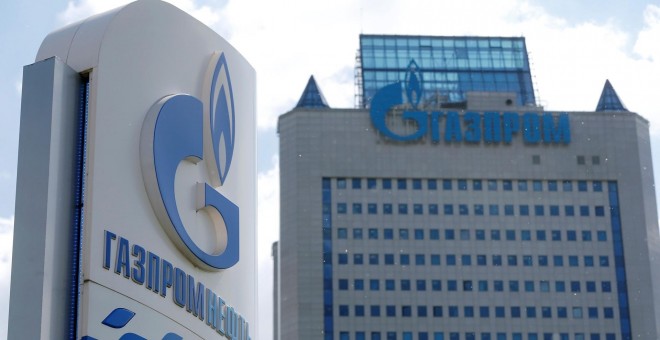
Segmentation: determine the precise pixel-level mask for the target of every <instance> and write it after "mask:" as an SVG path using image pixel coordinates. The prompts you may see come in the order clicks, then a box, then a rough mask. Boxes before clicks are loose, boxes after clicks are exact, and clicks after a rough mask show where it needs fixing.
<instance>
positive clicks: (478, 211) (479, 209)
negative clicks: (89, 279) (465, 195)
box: [474, 204, 484, 216]
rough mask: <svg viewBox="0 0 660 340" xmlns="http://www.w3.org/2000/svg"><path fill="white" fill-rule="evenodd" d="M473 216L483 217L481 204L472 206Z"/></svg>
mask: <svg viewBox="0 0 660 340" xmlns="http://www.w3.org/2000/svg"><path fill="white" fill-rule="evenodd" d="M474 214H475V215H477V216H483V214H484V206H483V204H475V205H474Z"/></svg>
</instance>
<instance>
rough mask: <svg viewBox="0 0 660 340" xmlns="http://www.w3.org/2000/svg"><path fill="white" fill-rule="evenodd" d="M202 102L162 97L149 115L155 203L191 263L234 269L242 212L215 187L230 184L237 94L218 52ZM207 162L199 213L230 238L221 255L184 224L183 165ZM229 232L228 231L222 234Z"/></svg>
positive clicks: (150, 190)
mask: <svg viewBox="0 0 660 340" xmlns="http://www.w3.org/2000/svg"><path fill="white" fill-rule="evenodd" d="M204 88H205V90H204V92H205V93H207V95H205V96H204V97H205V98H208V100H207V101H206V102H205V103H202V101H200V100H199V99H197V98H196V97H193V96H191V95H186V94H177V95H170V96H166V97H164V98H162V99H161V100H160V101H158V102H157V103H156V104H154V106H152V108H151V110H150V111H149V113H148V114H147V117H146V119H145V122H144V125H143V127H142V135H141V138H142V139H141V142H140V158H141V160H142V175H143V178H144V183H145V188H146V189H147V194H148V196H149V200H150V202H151V205H152V207H153V209H154V212H155V213H156V216H157V218H158V220H159V222H160V224H161V225H162V226H163V227H164V229H165V231H166V232H167V234H168V236H169V237H170V239H171V240H172V241H173V242H174V244H176V246H177V247H178V248H179V250H181V251H182V252H183V253H184V254H185V255H186V256H187V257H188V258H189V259H190V260H191V261H193V262H194V263H195V264H196V265H198V266H199V267H201V268H204V269H207V270H218V269H226V268H230V267H232V266H233V265H235V264H236V263H237V262H238V257H239V209H238V206H237V205H236V204H234V203H233V202H231V201H230V200H229V199H228V198H226V197H225V196H223V195H222V194H220V193H219V192H218V191H217V190H216V189H215V188H216V187H219V186H221V185H222V184H224V183H225V181H226V179H227V174H228V172H229V168H230V165H231V161H232V158H233V154H234V143H235V136H236V126H235V118H236V114H235V107H234V94H233V89H232V86H231V77H230V72H229V66H228V63H227V59H226V57H225V55H224V53H222V54H218V53H215V54H214V55H213V56H212V58H211V62H210V64H209V69H208V71H207V79H206V80H205V84H204ZM202 160H204V161H205V162H206V164H207V169H208V172H209V175H210V176H209V177H210V178H209V182H210V185H209V183H200V184H198V185H197V195H198V197H199V199H198V211H205V212H207V213H208V215H209V217H210V218H211V220H212V221H213V224H214V226H215V228H216V231H226V233H223V232H220V234H221V235H226V242H227V243H226V247H225V249H224V251H222V252H221V253H219V254H209V253H207V252H205V251H204V250H202V249H201V248H200V247H199V246H198V245H197V244H196V243H195V242H194V241H193V240H192V238H191V237H190V235H189V234H188V231H187V229H186V227H185V226H184V224H183V221H182V220H181V216H180V214H179V210H178V207H177V203H176V198H175V187H174V179H175V175H176V170H177V167H178V165H179V163H180V162H182V161H189V162H192V163H199V162H200V161H202ZM222 229H224V230H222Z"/></svg>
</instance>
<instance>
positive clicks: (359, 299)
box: [276, 37, 660, 340]
mask: <svg viewBox="0 0 660 340" xmlns="http://www.w3.org/2000/svg"><path fill="white" fill-rule="evenodd" d="M397 38H399V37H397ZM435 39H437V40H440V41H443V39H444V38H433V39H431V40H432V41H435ZM451 39H453V38H447V40H451ZM461 39H467V40H469V38H461ZM497 39H501V38H497ZM364 40H365V38H364V37H362V40H361V43H362V44H363V45H362V46H363V48H364ZM477 40H478V41H481V40H486V41H490V40H488V39H487V38H478V39H477ZM477 45H478V44H477ZM362 55H364V51H362ZM408 65H410V62H409V63H408ZM417 66H419V67H409V68H408V69H407V70H406V74H405V75H404V81H403V82H400V80H399V79H394V80H393V81H392V83H391V84H385V83H383V84H379V85H378V86H380V88H379V90H378V91H375V92H374V93H373V95H370V96H369V97H370V100H371V101H370V103H369V105H366V106H367V107H368V108H359V109H333V108H329V107H327V103H326V102H325V100H324V99H323V97H322V95H321V93H320V90H319V86H317V84H316V83H315V81H314V80H313V78H312V79H310V82H309V83H308V85H307V87H306V88H305V91H304V93H303V96H302V97H301V101H300V102H299V103H298V106H297V107H295V108H294V109H293V110H291V111H289V112H287V113H285V114H284V115H282V116H281V117H280V120H279V125H278V131H279V136H280V176H281V177H280V178H281V187H280V190H281V224H280V241H279V244H278V248H279V252H278V253H276V256H277V260H278V267H279V273H278V274H277V275H278V280H279V281H278V282H279V287H276V289H277V290H278V292H279V299H278V300H279V301H278V302H277V305H278V308H279V310H278V311H277V314H278V315H279V317H278V320H280V323H279V325H278V332H279V334H277V337H278V338H279V339H326V340H330V339H340V340H345V339H351V340H365V339H370V340H381V339H382V340H438V339H442V340H447V339H450V340H503V339H506V340H512V339H514V340H549V339H552V340H555V339H560V340H564V339H567V340H574V339H575V340H613V339H617V340H619V339H625V340H627V339H657V338H660V332H659V330H660V315H659V314H658V310H657V307H656V306H660V263H659V260H660V254H659V252H660V236H659V234H658V217H657V212H656V199H655V190H654V180H653V171H652V162H651V149H650V142H649V124H648V121H647V120H645V119H644V118H643V117H642V116H640V115H638V114H636V113H633V112H629V111H628V110H627V109H626V107H625V106H623V104H622V102H621V100H620V99H619V97H618V95H617V94H616V92H615V91H614V88H613V87H612V85H611V84H610V83H609V81H608V82H606V84H605V87H604V89H603V92H602V95H601V98H600V100H598V101H597V102H598V104H597V110H595V111H594V112H548V111H544V110H543V109H542V108H540V107H538V106H530V105H527V104H528V102H527V100H526V99H525V100H521V99H520V97H519V96H520V94H519V93H518V92H517V91H508V90H507V91H499V90H498V91H490V92H489V91H467V92H466V93H465V94H464V100H463V99H461V100H462V101H463V103H462V104H461V105H458V106H456V105H453V104H450V103H455V102H453V101H451V99H447V101H441V102H436V101H435V99H433V98H432V97H428V96H425V92H428V91H433V90H432V88H429V87H426V86H425V85H424V84H425V83H424V82H425V81H426V79H427V78H428V77H427V76H426V74H425V73H424V67H423V66H421V65H419V63H417ZM420 72H421V76H420ZM363 74H364V73H363ZM449 97H451V96H449ZM304 98H306V99H305V100H303V99H304ZM428 98H432V99H428ZM596 99H597V98H593V99H590V98H587V99H585V100H592V101H594V103H596ZM306 103H307V104H308V105H307V104H306Z"/></svg>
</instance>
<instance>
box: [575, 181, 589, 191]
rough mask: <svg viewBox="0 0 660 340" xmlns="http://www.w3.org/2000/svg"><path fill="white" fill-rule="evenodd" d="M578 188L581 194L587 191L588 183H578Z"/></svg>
mask: <svg viewBox="0 0 660 340" xmlns="http://www.w3.org/2000/svg"><path fill="white" fill-rule="evenodd" d="M577 186H578V191H580V192H586V191H587V181H578V182H577Z"/></svg>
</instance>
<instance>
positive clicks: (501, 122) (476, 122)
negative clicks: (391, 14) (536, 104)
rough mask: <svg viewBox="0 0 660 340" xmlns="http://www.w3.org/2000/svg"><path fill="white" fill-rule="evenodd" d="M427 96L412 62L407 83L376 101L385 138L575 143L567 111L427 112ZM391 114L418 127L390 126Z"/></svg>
mask: <svg viewBox="0 0 660 340" xmlns="http://www.w3.org/2000/svg"><path fill="white" fill-rule="evenodd" d="M404 94H405V100H404ZM422 94H423V83H422V76H421V73H420V72H419V70H418V67H417V64H416V63H415V62H414V61H411V62H410V65H409V66H408V73H407V75H406V81H405V83H402V82H397V83H393V84H390V85H387V86H385V87H383V88H381V89H380V90H378V92H376V94H375V95H374V97H373V99H372V100H371V111H370V115H371V121H372V123H373V125H374V127H375V128H376V129H377V130H378V131H379V132H380V133H381V134H382V135H383V136H385V137H387V138H390V139H393V140H395V141H402V142H405V141H415V140H419V139H422V138H425V137H427V138H430V139H431V141H432V142H435V143H438V142H445V143H481V142H484V143H488V144H498V143H505V144H509V143H511V142H512V141H513V140H514V139H515V138H522V140H523V141H524V142H525V143H527V144H539V143H544V144H569V143H570V141H571V130H570V123H569V118H568V114H566V113H559V114H552V113H546V112H544V113H538V112H526V113H517V112H498V111H492V112H489V111H486V112H471V111H467V112H465V113H462V112H458V111H452V110H447V111H435V110H432V111H427V110H422V109H420V108H419V103H420V101H421V99H422ZM390 116H392V117H396V118H395V119H399V118H400V119H401V120H403V123H412V124H413V125H415V126H416V128H415V130H414V131H412V132H410V131H406V132H405V133H402V132H401V131H395V129H393V128H391V126H389V125H388V120H389V119H391V118H390Z"/></svg>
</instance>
